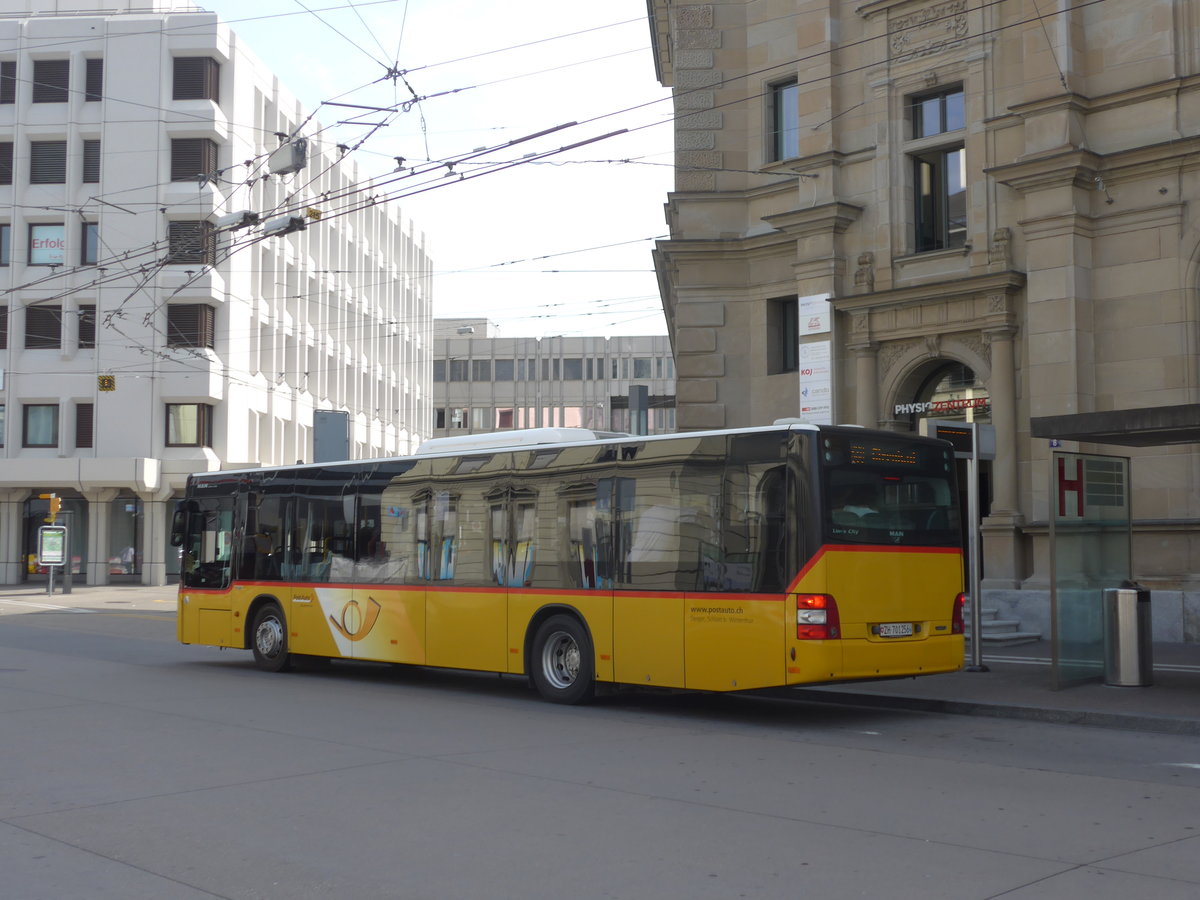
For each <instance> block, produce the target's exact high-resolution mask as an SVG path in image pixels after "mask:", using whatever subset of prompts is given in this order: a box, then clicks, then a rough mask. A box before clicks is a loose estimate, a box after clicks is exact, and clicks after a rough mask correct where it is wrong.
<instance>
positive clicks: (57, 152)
mask: <svg viewBox="0 0 1200 900" xmlns="http://www.w3.org/2000/svg"><path fill="white" fill-rule="evenodd" d="M66 181H67V142H66V141H30V142H29V183H30V184H66Z"/></svg>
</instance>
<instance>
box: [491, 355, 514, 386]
mask: <svg viewBox="0 0 1200 900" xmlns="http://www.w3.org/2000/svg"><path fill="white" fill-rule="evenodd" d="M495 363H496V365H495V373H494V378H495V380H496V381H512V380H513V361H512V360H511V359H498V360H496V361H495Z"/></svg>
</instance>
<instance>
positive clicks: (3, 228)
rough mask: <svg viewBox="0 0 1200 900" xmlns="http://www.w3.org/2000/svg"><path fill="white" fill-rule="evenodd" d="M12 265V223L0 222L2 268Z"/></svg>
mask: <svg viewBox="0 0 1200 900" xmlns="http://www.w3.org/2000/svg"><path fill="white" fill-rule="evenodd" d="M10 265H12V223H11V222H0V268H8V267H9V266H10Z"/></svg>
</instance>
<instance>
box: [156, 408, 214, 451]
mask: <svg viewBox="0 0 1200 900" xmlns="http://www.w3.org/2000/svg"><path fill="white" fill-rule="evenodd" d="M188 407H192V408H194V409H195V410H196V420H195V422H194V423H182V424H183V425H184V426H189V425H190V426H192V427H194V428H195V430H196V437H195V440H176V441H172V440H171V438H172V436H173V433H172V432H173V430H174V429H173V428H172V421H173V418H172V415H171V411H172V410H173V409H184V408H188ZM212 423H213V407H212V405H211V404H209V403H167V404H166V423H165V425H166V427H165V431H164V435H163V437H164V440H165V446H167V447H212ZM174 436H176V437H180V435H174Z"/></svg>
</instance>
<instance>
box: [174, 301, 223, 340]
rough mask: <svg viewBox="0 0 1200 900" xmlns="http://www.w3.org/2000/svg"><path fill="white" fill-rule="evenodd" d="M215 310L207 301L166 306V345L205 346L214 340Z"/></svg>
mask: <svg viewBox="0 0 1200 900" xmlns="http://www.w3.org/2000/svg"><path fill="white" fill-rule="evenodd" d="M216 321H217V311H216V310H215V309H213V307H211V306H209V305H208V304H207V303H175V304H171V305H170V306H168V307H167V346H168V347H207V348H208V349H210V350H211V349H213V348H214V346H215V341H216Z"/></svg>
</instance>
